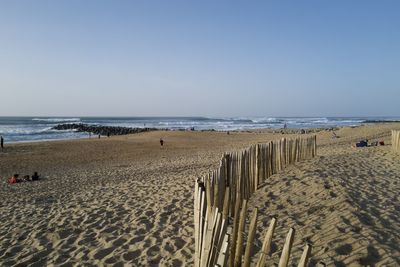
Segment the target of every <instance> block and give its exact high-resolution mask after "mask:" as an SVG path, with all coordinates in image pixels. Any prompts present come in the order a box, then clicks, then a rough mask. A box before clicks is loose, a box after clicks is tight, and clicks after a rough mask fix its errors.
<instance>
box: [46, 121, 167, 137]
mask: <svg viewBox="0 0 400 267" xmlns="http://www.w3.org/2000/svg"><path fill="white" fill-rule="evenodd" d="M52 129H53V130H76V131H77V132H87V133H92V134H96V135H97V134H99V135H126V134H135V133H142V132H150V131H158V130H161V129H157V128H130V127H120V126H102V125H89V124H84V123H64V124H58V125H56V126H54V127H53V128H52Z"/></svg>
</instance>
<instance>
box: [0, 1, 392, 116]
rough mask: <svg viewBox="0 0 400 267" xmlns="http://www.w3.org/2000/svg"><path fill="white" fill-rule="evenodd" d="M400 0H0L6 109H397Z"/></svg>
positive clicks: (313, 112)
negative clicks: (207, 0) (240, 0)
mask: <svg viewBox="0 0 400 267" xmlns="http://www.w3.org/2000/svg"><path fill="white" fill-rule="evenodd" d="M399 14H400V1H396V0H392V1H389V0H383V1H344V0H341V1H340V0H339V1H316V0H315V1H242V2H238V1H209V2H206V1H197V2H195V1H94V0H89V1H78V0H68V1H41V0H38V1H19V0H16V1H2V0H0V100H1V102H0V116H400V109H399V107H400V102H399V100H400V15H399Z"/></svg>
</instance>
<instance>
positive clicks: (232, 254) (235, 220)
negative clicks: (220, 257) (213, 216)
mask: <svg viewBox="0 0 400 267" xmlns="http://www.w3.org/2000/svg"><path fill="white" fill-rule="evenodd" d="M239 210H240V201H239V200H236V203H235V217H234V218H233V231H232V240H231V241H232V242H231V249H230V253H229V266H233V265H234V262H235V252H236V240H237V237H238V232H239V231H238V228H239V218H240V215H239Z"/></svg>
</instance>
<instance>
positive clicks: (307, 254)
mask: <svg viewBox="0 0 400 267" xmlns="http://www.w3.org/2000/svg"><path fill="white" fill-rule="evenodd" d="M310 254H311V245H309V244H307V245H306V246H305V247H304V250H303V254H302V255H301V258H300V261H299V265H297V267H306V266H307V262H308V258H309V257H310Z"/></svg>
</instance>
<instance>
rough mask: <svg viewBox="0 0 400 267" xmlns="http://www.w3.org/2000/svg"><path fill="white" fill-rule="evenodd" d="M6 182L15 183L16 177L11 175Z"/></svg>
mask: <svg viewBox="0 0 400 267" xmlns="http://www.w3.org/2000/svg"><path fill="white" fill-rule="evenodd" d="M8 182H9V183H10V184H16V183H17V178H15V176H11V177H10V179H8Z"/></svg>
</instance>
